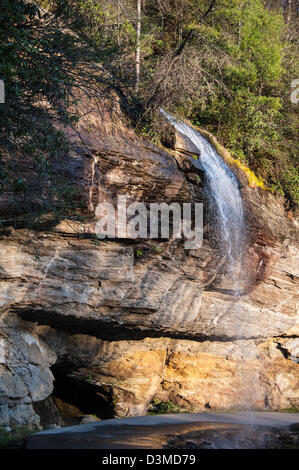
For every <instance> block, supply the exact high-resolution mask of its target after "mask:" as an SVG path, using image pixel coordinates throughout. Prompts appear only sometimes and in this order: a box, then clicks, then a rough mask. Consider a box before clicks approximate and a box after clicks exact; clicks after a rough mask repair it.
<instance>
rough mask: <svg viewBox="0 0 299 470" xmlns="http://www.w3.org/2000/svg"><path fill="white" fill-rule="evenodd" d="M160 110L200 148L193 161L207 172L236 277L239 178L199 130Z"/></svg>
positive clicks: (222, 237) (241, 227)
mask: <svg viewBox="0 0 299 470" xmlns="http://www.w3.org/2000/svg"><path fill="white" fill-rule="evenodd" d="M160 112H161V114H162V115H163V116H164V117H165V118H166V119H167V120H168V121H169V122H170V123H171V124H172V125H173V126H174V127H175V128H176V130H177V131H179V132H180V133H181V134H183V135H184V136H186V137H188V138H189V139H190V140H191V142H192V143H193V145H195V147H196V148H197V149H198V151H199V152H198V153H199V154H200V158H199V160H194V165H195V166H197V167H198V168H200V169H202V170H203V171H204V173H205V177H206V190H207V193H208V197H209V200H210V201H212V202H213V206H214V211H215V213H216V219H217V229H218V232H219V238H220V240H221V241H222V245H223V249H224V250H225V251H226V255H227V259H228V265H229V266H230V269H229V270H230V271H231V274H234V277H235V276H236V277H237V276H238V274H237V272H236V268H237V266H238V267H239V269H240V259H241V257H242V251H243V243H242V240H243V235H244V216H243V204H242V198H241V194H240V190H239V185H238V180H237V178H236V177H235V175H234V174H233V173H232V171H231V170H230V169H229V168H228V166H227V165H226V164H225V162H224V161H223V159H222V158H221V157H220V156H219V155H218V153H217V152H216V150H215V148H214V147H213V146H212V145H211V144H210V142H208V141H207V140H206V139H205V138H204V137H203V136H202V135H201V133H200V132H199V131H197V130H196V129H194V128H193V127H191V126H189V125H188V124H186V123H185V122H183V121H180V120H178V119H176V118H174V117H173V116H171V115H170V114H168V113H166V112H165V111H164V110H163V109H161V110H160ZM235 290H238V289H235Z"/></svg>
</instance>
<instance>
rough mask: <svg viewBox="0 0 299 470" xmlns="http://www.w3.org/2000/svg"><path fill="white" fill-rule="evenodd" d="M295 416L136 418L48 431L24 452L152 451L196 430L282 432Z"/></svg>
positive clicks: (242, 414)
mask: <svg viewBox="0 0 299 470" xmlns="http://www.w3.org/2000/svg"><path fill="white" fill-rule="evenodd" d="M295 423H299V413H277V412H252V413H250V412H235V413H196V414H174V415H155V416H137V417H132V418H123V419H109V420H103V421H96V422H94V423H88V424H81V425H79V426H71V427H66V428H57V429H51V430H48V431H42V432H40V433H37V434H32V435H31V436H29V437H28V438H27V441H26V448H27V449H132V448H141V449H154V448H156V449H157V448H163V446H164V445H165V444H166V443H167V442H168V441H169V439H171V438H172V437H174V436H177V435H181V434H183V433H187V432H192V431H195V430H198V429H203V428H204V429H221V428H223V429H227V427H228V426H233V427H234V428H236V426H239V425H252V426H261V427H271V428H276V429H286V428H288V427H289V426H290V425H291V424H295Z"/></svg>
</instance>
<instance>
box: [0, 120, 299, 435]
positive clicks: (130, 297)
mask: <svg viewBox="0 0 299 470" xmlns="http://www.w3.org/2000/svg"><path fill="white" fill-rule="evenodd" d="M105 119H106V121H105V120H104V124H103V121H101V119H100V118H99V116H98V115H97V113H96V112H94V113H91V114H90V115H89V116H88V117H85V118H84V119H83V120H82V121H81V123H80V124H79V129H80V131H81V134H82V135H83V137H84V139H85V142H86V146H84V147H83V146H82V143H81V142H80V141H79V140H78V137H76V136H75V134H72V133H71V131H69V134H70V137H71V139H72V141H73V149H72V151H71V153H70V155H68V156H64V158H62V159H61V161H54V162H53V168H54V170H55V171H56V172H58V174H59V175H60V177H61V178H64V180H65V181H66V182H67V183H68V184H72V185H73V186H74V188H76V190H77V191H78V206H79V207H80V208H81V209H80V210H81V211H82V214H83V215H84V217H85V219H84V221H82V222H80V223H79V222H78V221H74V220H71V219H69V220H64V221H62V222H61V223H60V224H59V225H56V226H52V227H46V228H45V229H43V230H40V231H39V232H33V231H30V230H29V231H28V230H27V229H25V228H23V225H24V221H23V218H24V211H25V209H24V207H22V204H21V203H20V201H18V203H17V204H16V203H15V202H13V201H12V195H10V194H6V195H4V196H3V197H2V199H1V201H0V210H1V214H2V215H3V216H5V217H6V219H5V220H6V222H7V227H6V228H4V229H3V231H2V234H1V239H0V306H1V327H2V331H3V333H2V335H3V336H1V339H0V345H1V348H2V349H1V351H6V352H5V353H1V360H0V367H1V377H0V403H1V407H0V410H1V417H0V423H1V426H9V425H14V424H15V423H22V424H27V423H29V422H30V423H38V416H37V415H36V413H35V412H34V411H33V408H32V403H34V402H40V401H42V400H44V399H45V398H46V397H48V396H50V395H51V393H52V391H53V383H52V382H53V381H52V373H51V371H50V369H49V367H50V366H51V365H52V364H53V369H52V370H53V373H54V375H55V377H56V378H57V384H58V389H59V393H62V394H63V395H64V397H63V398H64V400H65V401H68V402H70V403H71V400H73V401H74V403H73V405H75V406H81V407H83V408H84V407H85V405H84V396H88V397H89V398H88V399H87V401H90V403H92V404H93V405H92V406H93V409H92V410H90V409H87V410H86V411H85V412H86V413H92V412H94V413H96V414H98V415H99V416H102V417H109V416H128V415H137V414H143V413H146V410H147V409H148V406H149V404H150V402H151V401H152V400H153V399H154V398H156V400H158V401H161V402H168V401H169V402H172V403H175V404H177V405H178V406H180V407H182V408H183V409H187V410H194V411H198V410H207V409H231V408H240V407H241V408H244V407H247V406H253V407H256V408H270V409H282V408H290V407H297V406H298V395H299V392H298V389H299V384H298V379H299V374H298V367H299V366H298V329H297V330H296V324H298V312H297V310H296V304H297V302H298V294H297V292H298V266H299V263H298V245H297V241H296V230H297V225H296V220H295V218H294V217H291V218H290V217H289V216H288V215H287V214H286V212H285V209H284V206H283V200H282V199H280V198H276V197H275V196H274V195H273V194H272V193H271V192H270V191H265V190H262V189H259V188H250V187H249V185H248V184H247V180H246V178H245V177H244V175H243V174H242V171H241V170H240V169H238V168H237V169H236V168H232V169H233V171H235V173H236V174H237V176H238V178H239V181H240V186H241V191H242V196H243V202H244V209H245V218H246V227H247V248H246V252H245V254H244V257H245V261H244V263H245V264H244V265H245V269H244V270H243V272H242V275H241V276H240V283H239V284H240V286H241V296H240V297H236V296H235V295H234V294H235V292H234V284H233V283H232V282H231V279H230V276H229V273H228V268H227V266H226V260H225V258H224V257H223V254H222V253H221V250H219V248H217V246H218V245H217V230H216V229H215V227H214V226H213V222H212V221H210V222H209V224H208V223H207V220H208V212H209V201H207V200H205V197H204V194H203V191H202V185H203V184H204V175H203V174H202V172H200V170H198V169H196V168H194V166H193V165H192V156H191V155H192V154H193V153H194V149H193V148H189V147H188V144H186V143H185V144H184V142H183V140H182V139H181V140H179V139H178V136H172V137H171V136H170V137H169V138H168V140H167V139H166V138H165V142H166V141H167V142H168V144H169V143H171V145H172V147H173V149H169V150H168V152H167V151H166V150H161V149H160V148H158V147H154V146H153V145H151V144H149V143H148V142H146V141H144V140H141V139H139V138H137V137H136V136H135V135H134V133H133V131H132V130H129V129H127V128H126V127H125V126H124V125H123V124H120V126H119V127H117V126H116V127H113V126H112V127H111V125H109V119H108V118H107V116H106V118H105ZM165 132H166V131H165ZM166 134H167V132H166ZM166 134H165V135H166ZM197 157H198V155H197ZM199 158H200V156H199ZM54 170H53V171H54ZM26 171H27V170H26ZM26 171H25V169H24V173H26ZM29 173H30V172H29ZM29 173H28V175H27V176H28V178H29V177H31V178H32V184H33V185H34V184H35V183H36V188H38V181H36V182H35V180H34V173H30V174H29ZM25 177H26V175H25ZM119 194H126V195H127V198H128V201H129V202H131V201H134V202H135V201H144V202H167V203H171V202H179V203H183V202H190V201H193V202H204V207H205V222H206V223H205V234H204V244H203V247H201V248H198V249H197V250H185V248H184V240H174V239H171V238H170V239H169V240H163V241H162V240H150V241H149V240H147V241H146V240H132V239H131V240H129V239H126V240H124V239H114V240H108V241H98V240H97V239H96V237H95V236H94V231H95V224H96V222H97V219H96V218H95V210H96V206H97V204H98V203H99V202H103V201H108V202H113V203H114V204H116V203H117V196H118V195H119ZM39 197H40V194H39V193H38V191H35V192H34V193H33V194H32V198H33V200H34V201H33V202H34V204H38V203H39V199H38V198H39ZM43 197H45V198H47V197H49V198H50V195H49V194H48V193H47V188H45V189H44V193H43ZM51 197H52V196H51ZM14 204H15V205H14ZM8 208H9V209H8ZM12 210H13V212H14V216H13V217H12V216H11V214H12V212H10V211H12ZM13 220H17V224H16V226H17V227H18V228H17V229H14V228H12V227H11V226H10V225H12V224H13ZM157 248H158V249H157ZM137 250H138V251H137ZM140 252H141V254H140ZM138 253H139V255H138ZM28 335H29V336H28ZM29 337H30V338H32V339H31V340H30V341H31V342H30V341H29V340H28V341H29V342H28V341H27V342H26V339H24V338H27V339H28V338H29ZM45 345H47V346H45ZM20 350H21V351H22V361H21V359H20V357H21V356H20V354H21V353H20ZM7 351H10V352H7ZM37 356H38V357H37ZM21 363H22V365H20V364H21ZM64 384H65V391H63V387H64ZM72 387H75V389H76V390H78V394H77V395H78V397H80V398H78V400H77V401H78V402H79V403H78V402H77V403H75V402H76V397H75V398H74V397H71V393H68V391H67V390H71V389H72ZM76 387H77V388H76ZM84 394H87V395H84ZM95 397H96V398H95ZM87 408H88V406H87Z"/></svg>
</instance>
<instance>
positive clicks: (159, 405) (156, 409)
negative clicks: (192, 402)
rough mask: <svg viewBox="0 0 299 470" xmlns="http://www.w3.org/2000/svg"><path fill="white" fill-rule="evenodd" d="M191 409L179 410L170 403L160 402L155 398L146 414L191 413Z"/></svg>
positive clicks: (179, 408) (178, 407)
mask: <svg viewBox="0 0 299 470" xmlns="http://www.w3.org/2000/svg"><path fill="white" fill-rule="evenodd" d="M191 412H192V409H191V408H188V409H186V408H181V407H180V406H178V405H176V404H175V403H173V402H172V401H160V400H158V399H157V398H154V399H153V401H152V403H151V405H150V407H149V411H148V414H150V415H156V414H170V413H191Z"/></svg>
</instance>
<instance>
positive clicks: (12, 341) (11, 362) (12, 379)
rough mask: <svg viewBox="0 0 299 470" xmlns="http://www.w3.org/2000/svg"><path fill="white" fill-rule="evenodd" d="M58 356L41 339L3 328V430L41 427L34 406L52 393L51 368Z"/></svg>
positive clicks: (0, 422)
mask: <svg viewBox="0 0 299 470" xmlns="http://www.w3.org/2000/svg"><path fill="white" fill-rule="evenodd" d="M55 361H56V356H55V353H54V352H53V351H52V350H51V349H49V348H48V347H47V345H46V344H45V343H43V341H41V339H40V338H39V337H38V336H36V335H34V334H32V333H30V332H29V331H28V330H27V331H26V330H24V329H21V328H19V327H18V326H17V325H16V326H15V327H13V325H11V327H10V328H7V327H4V328H3V329H2V330H1V335H0V427H2V428H4V429H6V430H9V429H10V427H18V426H26V427H28V428H32V429H33V428H34V427H38V425H39V421H40V418H39V416H38V415H37V414H36V413H35V411H34V408H33V403H34V402H39V401H42V400H44V399H46V398H47V397H48V396H49V395H50V394H51V393H52V390H53V379H54V377H53V375H52V373H51V371H50V369H49V367H50V366H51V365H52V364H53V363H54V362H55Z"/></svg>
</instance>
